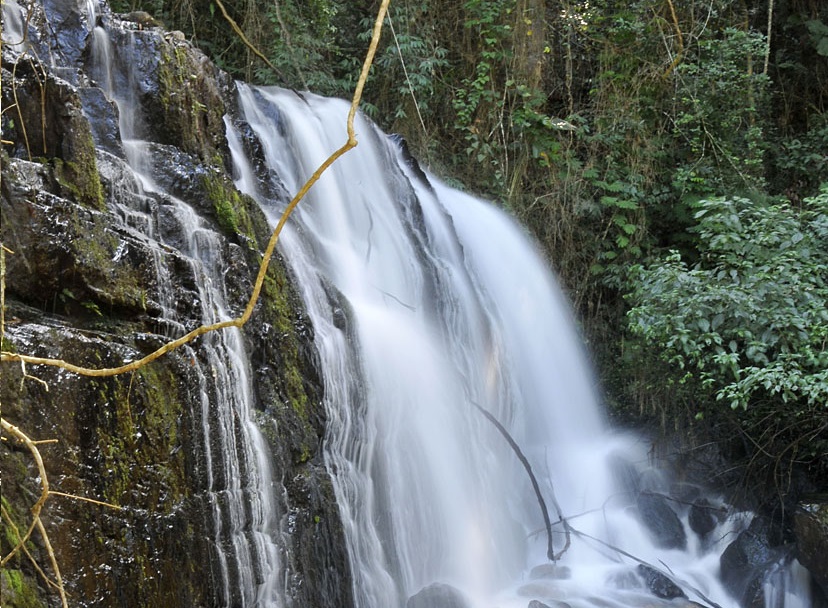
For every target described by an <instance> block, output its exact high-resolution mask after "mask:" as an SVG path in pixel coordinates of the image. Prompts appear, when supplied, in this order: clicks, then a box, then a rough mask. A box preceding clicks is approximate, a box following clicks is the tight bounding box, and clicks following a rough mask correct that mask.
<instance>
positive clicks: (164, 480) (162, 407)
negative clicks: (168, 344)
mask: <svg viewBox="0 0 828 608" xmlns="http://www.w3.org/2000/svg"><path fill="white" fill-rule="evenodd" d="M95 388H96V390H97V400H98V402H99V404H100V406H101V407H102V408H105V409H106V412H107V413H106V414H102V417H103V418H104V420H103V421H102V422H103V424H101V425H99V427H98V449H99V451H100V454H101V456H102V458H103V461H104V466H103V467H102V469H103V471H104V473H103V474H102V478H101V481H102V485H103V487H102V492H103V495H104V496H105V497H106V500H107V501H110V502H113V503H115V504H123V502H124V501H125V500H133V498H134V495H133V494H132V493H131V492H132V490H133V489H134V487H135V485H136V483H137V482H138V481H139V480H140V481H141V482H142V484H143V486H144V487H145V488H146V490H145V491H144V492H143V493H142V495H141V497H140V500H141V501H142V502H143V503H144V504H141V505H133V506H140V507H142V508H145V509H148V510H150V511H153V512H163V513H167V512H169V511H170V509H172V507H173V505H174V504H175V503H176V502H178V501H179V500H180V499H181V498H182V497H183V496H184V495H185V494H186V493H187V491H186V490H185V488H186V487H187V484H186V479H185V478H184V463H183V454H181V453H178V454H175V455H171V453H172V452H173V451H174V448H175V447H176V446H177V445H178V442H179V440H180V436H179V428H178V420H179V417H180V416H181V413H182V412H181V397H180V395H179V391H178V385H177V383H176V380H175V377H174V375H173V372H172V371H171V370H170V369H169V368H168V367H167V366H165V365H163V364H161V363H157V362H156V363H153V364H149V365H145V366H144V367H142V368H140V369H139V370H137V371H136V372H135V373H134V374H133V375H131V376H119V377H116V378H112V379H110V380H107V381H106V382H101V383H99V384H97V385H96V387H95ZM161 494H164V495H166V496H167V497H168V498H169V499H170V500H165V501H161V500H159V496H160V495H161Z"/></svg>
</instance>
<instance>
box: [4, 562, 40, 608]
mask: <svg viewBox="0 0 828 608" xmlns="http://www.w3.org/2000/svg"><path fill="white" fill-rule="evenodd" d="M0 597H2V598H3V607H4V608H45V607H46V604H44V603H43V602H42V601H41V600H40V598H39V597H38V591H37V584H36V583H35V581H34V579H32V578H31V577H30V576H27V575H26V574H24V573H23V572H21V571H20V570H13V569H11V568H4V569H3V570H0Z"/></svg>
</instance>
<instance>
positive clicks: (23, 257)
mask: <svg viewBox="0 0 828 608" xmlns="http://www.w3.org/2000/svg"><path fill="white" fill-rule="evenodd" d="M83 4H84V3H82V2H81V3H79V5H81V6H83ZM6 5H7V6H6V9H7V11H11V12H7V14H4V28H5V29H6V30H7V31H6V32H5V33H4V45H3V61H2V79H3V82H2V95H3V99H2V103H3V108H4V113H3V116H2V121H3V140H4V141H3V148H2V159H0V160H2V184H0V186H1V189H2V200H0V213H2V231H0V239H1V240H2V244H3V246H4V247H6V248H7V249H8V250H9V251H8V252H7V253H6V254H5V311H4V312H5V314H4V322H5V326H4V329H5V334H4V336H3V342H2V350H3V351H4V352H8V353H11V354H12V355H13V354H15V353H19V354H26V355H33V356H37V357H46V358H54V359H63V360H65V361H68V362H70V363H73V364H76V365H81V366H88V367H90V368H104V367H110V366H118V365H122V364H123V363H125V362H128V361H132V360H137V359H140V358H141V357H143V356H144V355H146V354H148V353H149V352H151V351H153V350H154V349H156V348H158V347H159V346H161V345H162V344H164V343H165V342H167V341H169V340H170V339H171V338H173V337H177V336H179V335H181V334H182V333H184V332H186V331H188V330H191V329H193V328H195V327H197V326H199V325H201V324H202V322H203V319H204V318H205V315H207V314H213V311H208V310H206V308H207V306H208V304H209V303H208V302H205V301H204V295H203V292H202V291H200V289H199V286H200V284H201V282H203V280H204V277H203V276H200V275H199V271H198V264H197V263H196V262H194V259H193V257H192V255H193V253H192V251H189V250H188V246H187V243H188V242H189V241H190V240H191V239H192V237H193V235H192V234H191V232H190V231H191V230H192V226H191V225H189V224H187V223H186V222H183V221H182V217H181V209H192V210H194V212H195V214H196V215H197V217H198V222H199V224H198V225H199V231H200V234H202V233H203V234H204V235H207V236H209V238H210V239H211V240H210V243H211V244H210V247H211V249H210V251H211V252H214V253H215V256H216V257H217V259H218V263H219V264H220V266H221V267H222V268H223V269H224V273H223V281H224V284H223V285H222V286H221V290H222V293H223V296H224V297H225V299H226V301H227V307H228V309H229V310H228V312H229V313H232V315H234V316H235V315H238V314H239V313H240V312H241V310H242V309H243V308H244V306H245V305H246V303H247V298H248V297H249V294H250V292H251V289H252V285H253V281H254V279H255V276H256V273H257V272H258V269H259V263H260V260H261V253H262V251H263V249H264V246H265V245H266V243H267V240H268V238H269V235H270V228H269V226H268V224H267V221H266V219H265V217H264V215H263V214H262V212H261V211H260V210H259V208H258V207H257V206H256V205H255V203H254V202H253V201H252V200H250V199H249V198H247V197H245V196H242V195H241V194H240V193H239V192H238V191H236V189H235V188H234V187H233V184H232V180H231V178H230V176H229V169H228V167H229V159H228V152H227V149H228V148H227V142H226V141H225V135H224V122H223V116H224V115H225V113H230V114H232V112H233V108H234V103H235V102H234V97H233V83H232V82H231V81H230V80H229V79H228V78H227V77H226V76H225V75H223V74H222V73H220V72H219V71H218V70H217V69H216V68H215V67H214V66H212V64H210V63H209V62H208V61H207V60H206V58H205V57H204V56H203V55H202V54H201V53H199V52H198V51H196V50H194V49H193V48H191V47H189V46H188V45H186V44H185V43H183V42H181V41H180V40H179V39H178V38H176V37H175V36H168V35H165V33H164V32H163V31H161V30H160V29H157V28H154V27H153V28H146V27H144V28H142V29H140V30H135V29H134V28H136V27H137V26H136V25H135V23H134V22H129V21H124V20H121V19H119V18H118V16H117V15H113V14H112V13H110V12H109V11H108V9H107V8H106V7H105V6H104V7H102V12H101V14H100V15H98V16H97V18H96V19H95V22H96V23H97V24H99V25H103V26H104V27H105V29H106V32H107V33H108V35H109V36H110V37H111V40H112V41H113V44H114V46H115V47H117V49H118V51H117V53H116V56H115V59H113V61H127V62H132V65H133V66H138V67H139V69H138V70H137V72H133V73H138V74H140V82H137V83H136V82H132V83H120V85H122V86H123V87H125V88H129V90H134V91H136V92H137V93H136V99H135V100H134V101H135V103H136V107H137V108H138V109H139V110H140V114H141V116H143V117H145V120H144V121H142V122H139V123H138V124H137V125H136V127H135V128H136V129H138V131H137V132H136V133H134V135H135V136H137V137H140V138H141V139H144V140H146V141H147V142H148V143H147V144H146V145H145V147H144V152H143V154H144V158H146V159H147V167H146V174H147V175H150V176H152V179H153V180H154V181H155V183H156V185H157V186H156V187H155V188H154V189H152V190H145V189H143V188H141V186H140V185H139V183H138V180H137V178H136V176H135V174H134V173H133V171H132V170H131V169H130V167H129V166H128V165H127V162H126V157H127V154H126V152H125V146H124V142H123V141H122V138H121V134H120V129H119V122H120V121H119V118H120V117H119V113H118V108H117V107H116V105H115V104H114V103H113V102H112V101H111V98H110V97H109V95H108V94H106V93H105V91H104V89H103V88H102V86H103V83H102V80H103V79H104V75H103V74H101V73H100V70H99V66H98V67H96V65H95V64H93V63H92V62H91V55H92V53H91V45H92V43H93V38H94V36H93V35H92V33H91V29H92V27H93V26H94V25H95V23H90V16H89V15H88V14H86V13H85V12H84V10H85V9H84V10H81V9H79V8H77V7H76V6H75V4H74V3H73V2H67V1H65V0H43V2H42V3H38V2H32V3H31V4H27V3H25V2H20V3H19V7H20V11H21V12H20V14H17V13H15V12H14V11H16V10H17V6H18V5H17V4H10V3H6ZM26 23H28V27H27V26H26V25H25V24H26ZM15 24H17V25H15ZM15 27H20V28H26V27H27V31H26V32H25V34H26V38H27V40H26V42H25V43H23V44H17V45H10V44H6V41H7V38H6V36H7V34H8V36H12V37H13V36H15V35H16V33H15V31H14V29H15ZM121 73H122V72H121V71H119V70H117V69H114V70H113V71H112V74H114V75H115V76H112V77H114V78H120V76H118V75H119V74H121ZM106 77H110V76H106ZM114 84H115V85H118V84H119V83H114ZM15 104H16V105H15ZM7 108H13V111H12V110H10V111H6V109H7ZM173 196H174V197H175V198H173ZM242 338H243V342H244V345H243V346H244V352H245V353H246V354H247V357H248V360H247V361H246V362H244V363H243V366H245V367H246V368H247V369H249V373H250V376H251V382H250V383H249V385H250V392H251V395H250V402H251V404H252V412H251V419H252V420H253V422H255V424H256V425H257V426H258V427H259V429H260V432H261V434H262V435H264V437H265V438H266V440H267V447H268V449H269V452H270V454H269V457H270V458H269V460H270V463H271V469H272V470H271V479H269V480H266V483H267V484H272V485H274V486H275V487H276V490H275V492H274V494H275V496H277V497H278V499H279V503H280V504H278V505H277V506H276V507H275V510H276V513H277V515H278V518H277V520H276V521H274V522H272V524H271V530H270V532H271V533H272V535H273V536H275V537H278V538H279V541H278V542H279V547H280V555H279V556H278V561H279V562H280V564H281V575H280V580H279V582H278V585H280V586H284V590H283V591H280V593H281V594H282V595H283V596H284V600H285V602H287V603H289V604H290V605H291V606H308V607H310V606H319V607H327V606H330V607H334V606H337V607H339V606H349V605H351V604H352V598H351V582H350V574H349V570H348V565H347V557H346V549H345V547H344V539H343V535H342V529H341V523H340V520H339V515H338V510H337V507H336V504H335V498H334V496H333V490H332V486H331V483H330V480H329V477H328V473H327V471H326V469H325V467H324V464H323V462H322V454H321V441H322V437H323V436H324V432H325V412H324V409H323V406H322V394H321V392H322V387H321V386H320V382H319V380H318V372H317V370H316V367H315V365H316V359H315V354H314V349H313V342H312V339H313V328H312V327H311V325H310V323H309V321H308V320H307V318H306V317H305V315H304V313H303V309H302V306H301V302H300V300H299V298H298V296H297V294H296V292H295V290H294V287H293V284H292V279H291V277H290V275H289V273H288V271H287V270H286V267H285V266H284V264H283V263H282V261H281V260H280V259H279V258H278V256H277V257H276V258H274V260H273V261H272V263H271V265H270V268H269V270H268V273H267V276H266V278H265V282H264V288H263V293H262V297H261V298H260V300H259V302H258V304H257V306H256V308H255V310H254V313H253V316H252V317H251V319H250V321H249V322H248V323H247V324H246V325H245V326H244V327H243V328H242ZM211 339H213V338H208V337H206V336H205V337H202V338H199V339H198V340H197V341H195V342H193V343H190V344H188V345H186V346H184V347H181V348H179V349H177V350H174V351H172V352H170V353H168V354H166V355H165V356H163V357H162V358H160V359H158V360H157V361H155V362H153V363H151V364H148V365H146V366H144V367H141V368H140V369H138V370H136V371H134V372H132V373H129V374H122V375H114V376H109V377H100V378H95V377H86V376H81V375H77V374H75V373H71V372H69V371H66V370H63V369H60V368H58V367H53V366H47V365H27V366H26V367H25V368H24V367H22V366H21V364H20V363H19V362H14V361H3V362H2V364H0V404H2V415H3V420H4V421H7V422H9V423H11V424H14V425H16V426H17V427H19V428H20V429H21V430H22V431H23V432H25V434H27V435H28V436H29V437H31V438H32V439H35V440H56V441H55V442H54V443H47V444H40V446H39V449H40V452H41V454H42V457H43V461H44V464H45V468H46V472H47V476H48V480H49V483H50V487H51V489H52V490H55V491H58V492H62V493H66V494H73V495H77V496H81V497H87V498H91V499H95V500H98V501H105V502H108V503H113V504H117V505H118V506H120V507H121V509H120V510H115V509H112V508H108V507H105V506H102V505H100V504H93V503H89V502H82V501H79V500H76V499H72V498H67V497H64V496H57V495H53V496H50V497H49V498H48V500H47V501H46V503H45V506H44V508H43V511H42V520H43V523H44V526H45V529H46V531H47V533H48V537H49V539H50V541H51V545H52V547H53V549H54V554H55V557H56V561H57V563H58V565H59V566H60V568H61V573H62V577H63V581H64V583H65V587H66V591H67V594H68V598H69V604H70V605H74V606H92V605H94V606H116V605H117V606H147V607H150V606H216V605H222V604H223V603H227V598H228V597H229V598H231V599H232V603H234V604H235V605H240V604H239V603H238V602H237V601H236V600H237V599H238V598H237V597H236V595H235V592H229V595H222V593H225V592H224V591H223V590H222V589H221V580H222V577H221V572H220V570H221V565H220V564H218V563H217V560H216V547H215V541H214V539H215V530H214V528H215V525H216V524H215V521H216V520H215V514H214V511H213V509H214V507H215V505H216V500H217V499H216V498H215V497H216V496H220V495H221V488H220V487H219V486H220V485H221V484H222V483H230V482H231V480H226V479H225V480H222V479H219V477H220V476H221V475H219V473H217V471H219V467H214V468H212V469H211V465H210V461H211V458H212V459H214V458H216V452H217V446H216V445H215V444H214V442H215V438H214V437H213V436H212V435H210V436H207V437H205V431H204V429H205V424H206V423H205V417H209V416H211V415H212V414H211V412H212V410H207V409H205V408H207V407H208V406H209V407H210V408H212V407H214V405H215V402H216V401H217V400H218V399H219V398H220V396H219V395H218V393H217V389H216V388H215V387H214V383H211V382H209V377H210V375H211V374H215V373H216V369H215V365H212V366H211V363H210V360H209V358H208V354H207V351H206V350H205V348H206V345H207V344H209V342H210V340H211ZM214 340H219V338H215V339H214ZM205 378H207V380H208V381H207V382H205ZM208 422H209V420H208ZM4 439H9V440H8V441H6V440H4V441H3V442H2V444H1V445H0V464H2V476H3V492H2V503H3V512H4V515H3V517H4V523H3V530H4V533H3V535H2V538H1V539H0V542H2V554H3V555H5V554H7V553H8V552H9V551H10V550H11V548H12V547H13V546H14V545H16V544H17V540H18V538H19V536H17V535H18V534H23V533H25V530H26V529H27V528H28V526H29V524H30V522H31V517H30V509H31V507H32V505H33V504H34V502H35V501H36V500H37V498H38V496H39V495H40V491H41V489H40V485H39V480H38V479H37V477H38V473H37V469H36V467H35V462H34V460H33V458H32V456H31V454H30V452H29V450H27V449H26V448H25V446H24V445H23V444H21V443H19V442H17V441H14V440H13V439H12V438H10V437H9V436H8V435H7V433H5V432H4ZM249 465H250V463H245V462H242V465H241V466H242V468H241V470H240V474H241V475H242V476H243V477H244V478H245V479H246V476H247V474H248V473H247V472H246V468H245V467H248V466H249ZM242 487H243V488H244V487H245V486H244V483H242ZM208 489H210V492H209V493H208ZM8 522H13V523H14V526H16V527H17V530H16V531H15V529H14V526H12V525H7V524H8ZM27 549H28V551H29V552H30V553H31V554H32V556H33V558H34V559H35V560H36V561H37V563H38V564H39V565H40V566H41V567H42V568H43V569H44V570H45V571H46V572H47V573H48V574H50V575H53V573H52V568H51V567H50V565H49V560H48V557H47V550H46V547H45V545H44V543H43V540H42V538H41V537H40V536H39V535H38V533H37V532H35V533H34V534H33V536H32V539H31V541H30V542H29V543H28V545H27ZM254 570H255V572H254V574H253V576H254V578H256V577H259V578H261V577H260V572H259V570H258V569H257V567H255V566H254ZM229 580H230V581H231V583H232V581H233V576H232V575H231V576H230V577H229ZM0 581H1V582H2V597H3V605H4V606H6V607H8V608H13V607H15V606H38V605H43V606H45V605H55V602H56V601H57V595H56V593H55V591H54V590H53V589H51V588H49V587H48V586H47V585H46V584H45V583H44V582H43V580H42V579H40V578H39V576H38V574H37V573H36V571H35V570H34V568H33V566H32V564H31V562H30V560H29V559H28V558H27V557H26V556H25V555H24V554H23V553H22V552H18V553H17V554H16V555H15V556H14V557H13V558H12V559H11V560H10V561H9V563H8V564H6V565H4V569H3V574H2V577H0ZM256 582H257V584H262V583H263V582H264V581H261V580H258V579H257V580H256Z"/></svg>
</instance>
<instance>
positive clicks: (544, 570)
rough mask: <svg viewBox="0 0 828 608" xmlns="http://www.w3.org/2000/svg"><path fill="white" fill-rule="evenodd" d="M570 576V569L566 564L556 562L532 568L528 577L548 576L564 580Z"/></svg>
mask: <svg viewBox="0 0 828 608" xmlns="http://www.w3.org/2000/svg"><path fill="white" fill-rule="evenodd" d="M571 577H572V570H570V569H569V567H568V566H561V565H558V564H541V565H539V566H535V567H534V568H532V571H531V572H530V573H529V578H531V579H538V578H548V579H552V580H565V579H568V578H571Z"/></svg>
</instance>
